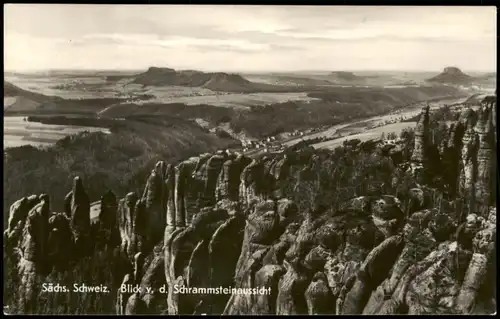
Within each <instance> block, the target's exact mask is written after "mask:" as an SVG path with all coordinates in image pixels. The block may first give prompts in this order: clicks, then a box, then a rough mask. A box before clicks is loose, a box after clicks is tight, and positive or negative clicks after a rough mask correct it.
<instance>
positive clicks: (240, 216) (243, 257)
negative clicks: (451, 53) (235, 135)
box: [4, 71, 496, 315]
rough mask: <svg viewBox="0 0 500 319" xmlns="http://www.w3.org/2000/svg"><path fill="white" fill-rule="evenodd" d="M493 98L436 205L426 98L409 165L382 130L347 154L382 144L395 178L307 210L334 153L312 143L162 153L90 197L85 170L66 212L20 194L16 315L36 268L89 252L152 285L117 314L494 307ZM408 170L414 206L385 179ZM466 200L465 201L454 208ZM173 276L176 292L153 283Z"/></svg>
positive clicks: (471, 117) (130, 279)
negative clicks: (300, 195) (120, 187)
mask: <svg viewBox="0 0 500 319" xmlns="http://www.w3.org/2000/svg"><path fill="white" fill-rule="evenodd" d="M162 72H163V71H162ZM165 72H167V71H165ZM495 108H496V99H494V98H489V99H485V101H484V103H483V106H482V107H481V109H480V110H479V111H477V112H475V111H473V110H472V109H468V110H466V111H465V112H464V114H463V116H462V117H461V119H460V121H458V122H457V123H454V125H453V126H452V127H451V128H450V132H449V136H447V137H446V139H445V141H444V142H443V143H442V145H440V146H439V150H440V151H439V152H440V153H439V155H440V157H441V158H442V160H443V161H445V160H446V161H448V162H449V163H452V164H450V165H449V170H448V171H447V172H446V174H448V175H446V176H447V179H448V180H449V181H451V182H450V184H453V185H458V186H456V194H454V195H451V196H449V197H448V198H447V199H443V200H441V202H440V204H439V205H437V206H436V205H434V204H431V198H432V196H433V194H435V193H433V192H434V190H433V188H432V187H430V186H428V185H427V184H428V182H427V179H428V175H429V173H428V172H427V171H428V170H429V169H430V168H429V167H430V166H432V165H433V163H432V162H433V161H429V160H428V156H430V155H429V154H430V151H429V149H430V148H432V147H434V148H436V147H437V146H436V145H432V139H431V138H430V137H429V134H430V132H429V130H430V129H429V120H430V118H431V115H430V114H429V108H424V109H423V111H422V112H423V114H422V115H423V116H421V117H420V119H421V120H420V122H419V124H418V125H417V128H416V132H415V141H414V142H415V143H414V150H413V155H412V156H411V162H410V163H396V162H395V161H394V158H395V157H394V156H393V155H394V154H395V153H396V152H397V148H398V147H397V146H396V147H394V145H393V146H392V147H390V148H389V151H387V149H388V148H387V145H388V144H383V143H379V144H377V143H373V142H365V143H351V144H349V145H347V144H346V146H345V148H346V149H345V150H344V151H345V152H355V153H356V152H368V153H370V154H372V153H373V147H375V148H376V149H375V153H377V152H378V153H380V154H385V155H384V156H387V163H388V165H389V166H391V167H396V168H395V172H397V173H394V176H393V177H392V184H393V186H391V185H382V186H376V187H372V188H368V190H367V191H360V190H356V191H355V192H352V198H351V199H350V200H348V201H347V202H342V203H339V205H337V206H338V207H323V206H321V205H318V206H316V207H313V208H311V209H310V210H307V211H303V210H301V208H300V207H302V206H300V205H299V203H297V202H296V201H295V200H291V199H289V198H287V196H288V195H289V191H288V188H287V187H288V186H290V185H291V183H292V180H293V178H295V177H297V176H298V177H299V180H301V181H303V182H301V183H300V184H304V183H306V181H307V179H308V176H310V175H311V174H312V173H313V172H314V171H313V168H314V167H318V166H324V165H330V164H332V163H330V164H329V163H328V161H329V159H328V157H327V156H326V157H325V155H324V154H323V155H321V154H315V153H314V152H311V151H309V150H307V149H306V150H298V151H295V152H288V153H286V154H279V155H276V156H269V157H263V158H259V159H250V158H248V157H246V156H244V155H242V154H228V153H226V152H218V153H216V154H201V155H200V156H196V157H192V158H189V159H186V160H184V161H182V162H181V163H178V164H176V165H173V164H168V163H165V162H161V161H160V162H158V163H157V164H156V166H155V167H154V168H153V169H152V171H151V174H150V177H149V178H148V180H147V183H146V185H145V188H144V192H143V193H142V194H136V193H134V192H131V193H128V194H126V196H125V197H123V198H121V199H117V198H116V196H115V195H114V194H113V193H112V192H111V191H110V192H108V193H106V194H104V195H103V196H102V197H101V199H100V200H99V201H96V202H93V203H91V202H90V200H89V198H88V195H87V193H86V192H85V188H84V184H85V181H83V180H82V179H80V178H75V180H74V186H73V189H72V190H71V191H70V192H69V193H68V194H67V196H66V209H65V212H64V213H54V212H51V208H50V200H49V198H48V196H47V195H44V194H41V195H39V196H37V195H31V196H26V197H24V198H22V199H20V200H18V201H16V202H15V203H13V204H12V206H11V208H10V212H9V223H8V229H7V230H6V231H5V233H4V239H5V240H4V242H5V245H6V248H7V251H8V254H9V256H10V258H12V259H15V260H16V262H17V274H18V276H19V278H20V283H21V284H20V286H19V289H18V291H17V292H16V293H18V294H19V298H18V300H19V308H18V309H19V312H22V313H30V312H34V311H35V310H34V309H35V308H36V298H37V295H38V293H39V290H40V286H39V284H37V283H38V282H39V280H40V278H42V279H43V278H46V276H47V274H48V273H49V272H51V271H52V272H53V271H54V270H55V271H56V272H57V271H63V269H64V268H65V267H70V265H71V264H72V263H73V262H74V261H75V260H79V259H81V258H84V257H85V255H89V254H90V252H91V251H95V250H104V251H105V250H110V251H114V252H115V256H116V258H117V259H120V260H122V262H123V264H124V265H126V267H125V266H124V267H121V268H120V269H118V270H117V271H114V272H113V276H114V277H115V278H114V282H116V283H117V285H118V286H119V285H120V284H129V285H132V284H135V285H139V286H141V287H143V288H144V289H142V290H141V291H140V292H137V293H130V292H119V291H118V290H116V287H115V288H114V289H115V290H114V291H113V293H114V294H115V295H116V299H115V301H116V313H117V314H155V313H156V314H160V313H162V314H172V315H177V314H201V313H207V314H229V315H231V314H255V315H258V314H279V315H293V314H332V313H335V314H473V313H492V312H493V311H494V310H493V309H496V302H495V300H496V297H495V292H494V290H495V287H493V288H492V287H491V282H492V279H491V278H493V277H492V276H494V274H495V273H496V266H492V265H494V259H495V258H496V257H495V253H496V251H495V247H496V208H495V207H494V201H495V198H494V196H495V194H496V191H495V187H496V184H495V181H493V177H492V176H496V175H495V174H496V172H495V171H494V170H495V169H496V147H495V145H496V144H495V143H496V137H495V135H494V134H493V132H494V131H495V130H496V127H495V126H496V124H495V123H494V121H493V114H494V112H493V110H494V109H495ZM356 154H357V153H356ZM334 164H335V163H334ZM405 174H409V175H408V176H414V177H415V183H414V184H411V185H410V187H411V189H409V191H408V192H407V198H409V203H406V201H405V202H403V200H402V199H400V198H399V197H401V196H400V194H396V192H394V191H391V189H394V188H391V187H397V185H400V184H401V183H402V178H403V177H401V176H406V175H405ZM443 174H444V173H443ZM389 184H390V183H389ZM292 186H293V187H298V186H300V185H292ZM394 194H395V195H394ZM304 196H305V195H304ZM398 196H399V197H398ZM401 198H402V197H401ZM460 198H465V199H466V202H465V204H464V205H466V206H467V210H466V211H465V213H463V212H458V207H459V205H458V204H457V202H458V201H459V200H458V199H460ZM493 282H494V280H493ZM163 285H165V287H166V288H167V291H168V293H167V294H165V293H163V294H162V293H158V290H159V288H160V287H162V286H163ZM146 287H151V288H153V289H154V292H151V291H148V290H147V289H145V288H146ZM199 287H203V288H210V289H216V288H219V287H224V288H227V289H229V288H230V287H231V289H233V288H234V289H235V290H234V291H233V290H229V293H218V294H217V293H214V291H215V290H213V291H211V290H204V291H196V289H197V288H199ZM180 288H182V289H184V291H182V293H179V289H180ZM242 291H249V292H250V293H241V292H242Z"/></svg>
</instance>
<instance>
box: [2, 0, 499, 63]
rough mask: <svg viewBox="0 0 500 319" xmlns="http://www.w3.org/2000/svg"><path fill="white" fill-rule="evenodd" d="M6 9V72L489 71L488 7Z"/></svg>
mask: <svg viewBox="0 0 500 319" xmlns="http://www.w3.org/2000/svg"><path fill="white" fill-rule="evenodd" d="M5 8H6V10H5V19H4V20H5V21H4V22H5V28H4V35H5V63H6V66H7V67H11V68H18V67H34V68H37V67H38V68H45V67H51V68H54V67H76V66H78V67H85V66H87V67H88V68H99V67H109V68H112V67H117V66H120V65H130V66H132V65H136V66H137V67H146V66H148V65H154V64H161V65H166V66H170V67H174V68H177V67H179V68H181V67H182V68H184V67H186V68H193V69H196V68H198V69H203V68H207V67H210V68H214V69H218V70H227V69H228V68H234V69H262V70H264V69H266V68H269V67H271V68H273V69H280V70H285V69H286V68H295V69H297V68H304V69H319V68H325V69H335V68H339V67H341V68H342V69H346V68H377V69H383V68H408V67H425V68H429V67H432V68H435V67H437V68H438V69H441V68H442V67H443V66H445V65H447V64H448V63H451V62H453V63H455V64H458V65H460V66H462V68H464V69H467V68H469V69H495V68H496V11H495V8H494V7H493V8H490V7H403V6H397V7H396V6H394V7H380V6H379V7H361V6H358V7H348V6H314V7H313V6H296V7H293V6H235V5H233V6H229V5H228V6H192V5H190V6H184V5H163V6H154V5H150V6H138V5H135V6H131V5H109V6H108V5H98V6H97V5H12V4H11V5H6V7H5ZM33 52H36V54H33ZM207 65H209V66H207Z"/></svg>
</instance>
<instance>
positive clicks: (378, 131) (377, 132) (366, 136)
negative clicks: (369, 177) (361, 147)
mask: <svg viewBox="0 0 500 319" xmlns="http://www.w3.org/2000/svg"><path fill="white" fill-rule="evenodd" d="M416 124H417V123H416V122H406V123H393V124H389V125H384V126H380V127H377V128H374V129H370V130H366V131H364V132H362V133H358V134H353V135H349V136H344V137H340V138H338V139H335V140H331V141H325V142H321V143H318V144H314V145H313V147H314V148H316V149H318V148H327V149H334V148H335V147H337V146H340V145H342V143H343V142H344V141H347V140H354V139H359V140H361V141H362V142H364V141H367V140H370V139H374V138H378V137H381V136H382V133H384V134H385V135H387V134H389V133H396V134H398V135H399V133H401V131H403V130H404V129H405V128H408V127H412V128H413V127H415V126H416Z"/></svg>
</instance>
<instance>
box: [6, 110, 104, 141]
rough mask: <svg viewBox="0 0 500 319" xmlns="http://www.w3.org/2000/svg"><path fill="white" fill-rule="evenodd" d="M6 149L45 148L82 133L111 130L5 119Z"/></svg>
mask: <svg viewBox="0 0 500 319" xmlns="http://www.w3.org/2000/svg"><path fill="white" fill-rule="evenodd" d="M3 121H4V122H3V123H4V135H3V142H4V149H5V148H8V147H17V146H23V145H36V146H45V145H50V144H53V143H55V142H57V141H58V140H60V139H62V138H64V137H66V136H68V135H73V134H77V133H80V132H84V131H88V132H104V133H109V130H107V129H103V128H96V127H85V126H66V125H47V124H42V123H37V122H27V121H24V117H22V116H6V117H4V120H3Z"/></svg>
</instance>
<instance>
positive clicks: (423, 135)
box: [411, 104, 430, 163]
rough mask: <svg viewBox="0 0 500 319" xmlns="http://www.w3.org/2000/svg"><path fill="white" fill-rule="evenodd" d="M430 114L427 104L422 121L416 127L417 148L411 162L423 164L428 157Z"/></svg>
mask: <svg viewBox="0 0 500 319" xmlns="http://www.w3.org/2000/svg"><path fill="white" fill-rule="evenodd" d="M429 112H430V106H429V104H427V105H426V106H425V107H424V108H422V112H421V113H420V119H419V120H418V123H417V126H416V127H415V148H414V149H413V154H412V156H411V160H412V161H413V162H416V163H422V162H423V161H424V160H425V157H426V154H425V149H426V147H427V140H428V135H429Z"/></svg>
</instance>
